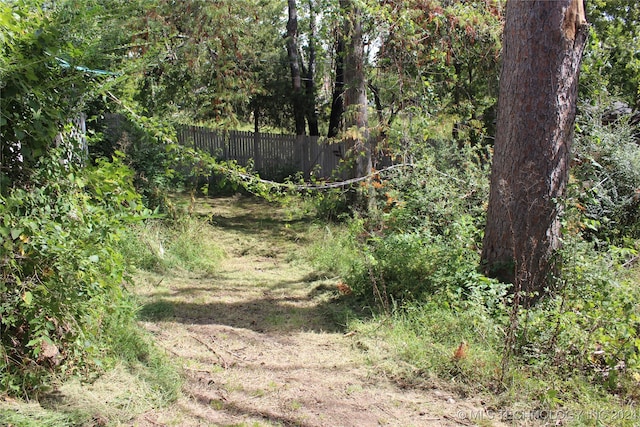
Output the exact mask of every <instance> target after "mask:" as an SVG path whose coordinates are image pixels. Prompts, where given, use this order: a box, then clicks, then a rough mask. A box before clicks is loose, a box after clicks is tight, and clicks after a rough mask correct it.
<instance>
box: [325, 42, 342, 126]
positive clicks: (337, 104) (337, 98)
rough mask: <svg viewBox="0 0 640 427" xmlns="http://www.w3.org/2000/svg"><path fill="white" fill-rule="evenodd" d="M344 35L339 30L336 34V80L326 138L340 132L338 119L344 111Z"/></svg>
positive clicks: (340, 118)
mask: <svg viewBox="0 0 640 427" xmlns="http://www.w3.org/2000/svg"><path fill="white" fill-rule="evenodd" d="M344 47H345V43H344V36H343V35H342V33H341V32H340V31H338V32H337V36H336V52H335V55H336V56H335V61H336V76H335V78H336V81H335V83H334V84H333V96H332V101H331V115H330V116H329V132H328V133H327V137H328V138H335V137H336V136H338V133H339V132H340V120H342V113H344V99H343V96H344V56H345V48H344Z"/></svg>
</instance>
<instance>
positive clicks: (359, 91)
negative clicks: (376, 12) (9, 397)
mask: <svg viewBox="0 0 640 427" xmlns="http://www.w3.org/2000/svg"><path fill="white" fill-rule="evenodd" d="M340 4H341V6H342V8H343V10H344V11H345V14H346V19H345V34H346V35H347V37H348V46H347V48H346V55H345V61H344V84H345V92H344V111H345V113H344V114H345V130H346V141H347V147H349V149H350V150H351V156H352V157H353V160H354V162H355V165H354V177H363V176H366V175H368V174H369V173H371V146H370V143H369V130H368V128H367V124H368V109H367V107H368V102H367V85H366V80H365V74H364V63H365V58H364V40H363V37H362V22H361V21H362V16H361V13H362V12H361V11H360V9H359V8H358V7H357V6H356V5H354V4H353V3H352V2H351V1H350V0H341V1H340Z"/></svg>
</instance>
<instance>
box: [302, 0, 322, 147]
mask: <svg viewBox="0 0 640 427" xmlns="http://www.w3.org/2000/svg"><path fill="white" fill-rule="evenodd" d="M315 19H316V18H315V13H314V2H313V0H309V66H308V67H307V70H306V72H305V73H304V74H305V77H306V79H305V89H306V95H307V98H306V101H307V102H306V108H305V114H306V117H307V125H308V126H309V135H311V136H320V129H319V128H318V112H317V110H316V84H315V74H316V46H315V44H316V23H315Z"/></svg>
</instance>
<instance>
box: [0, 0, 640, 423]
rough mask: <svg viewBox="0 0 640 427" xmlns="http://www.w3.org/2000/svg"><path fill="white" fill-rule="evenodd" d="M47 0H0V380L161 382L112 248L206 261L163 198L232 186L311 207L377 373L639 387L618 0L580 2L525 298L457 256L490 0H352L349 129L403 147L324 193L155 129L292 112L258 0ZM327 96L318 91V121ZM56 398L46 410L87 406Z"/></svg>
mask: <svg viewBox="0 0 640 427" xmlns="http://www.w3.org/2000/svg"><path fill="white" fill-rule="evenodd" d="M45 3H46V2H44V3H43V2H40V1H37V0H19V1H10V2H4V3H2V4H1V5H0V29H1V30H2V33H0V36H1V37H0V49H1V53H2V55H0V73H1V74H0V77H1V79H0V81H1V83H0V89H2V97H0V104H1V106H2V109H1V111H0V113H1V114H0V125H1V129H0V130H1V132H0V137H1V138H2V142H3V145H2V152H1V155H2V157H1V158H0V161H1V163H0V190H1V196H0V273H1V274H2V277H1V281H0V296H1V297H2V298H1V300H0V343H1V347H0V374H1V376H0V387H2V390H3V392H5V393H8V394H12V395H15V396H23V397H25V396H26V397H33V396H36V395H38V394H42V392H44V391H46V390H49V388H50V387H51V386H52V385H58V384H59V381H58V380H59V379H65V378H67V379H68V378H71V377H80V378H83V379H96V378H97V377H98V376H99V375H100V374H104V373H105V372H109V370H110V369H124V370H125V371H127V370H128V371H129V372H130V373H131V372H135V373H136V374H139V375H138V377H139V378H141V379H142V380H141V381H142V382H144V383H145V384H147V386H148V387H149V388H150V390H151V392H150V393H151V394H157V395H160V396H162V400H171V399H173V398H175V397H176V395H177V393H178V385H179V381H177V379H176V378H177V377H176V373H175V371H174V370H173V369H172V368H171V367H170V366H169V364H168V363H167V362H166V359H165V358H164V356H163V355H162V354H161V353H159V352H158V351H157V350H156V349H154V348H153V344H152V343H151V342H150V339H149V338H147V337H145V335H144V334H143V333H142V332H140V330H139V329H138V327H137V326H136V323H135V320H136V310H137V303H136V301H135V300H134V299H133V298H132V296H131V294H130V293H129V291H128V288H130V287H131V286H134V284H132V283H131V281H130V274H131V271H133V269H134V268H138V269H147V270H152V271H155V272H165V273H166V272H169V271H172V270H181V269H182V270H187V271H197V272H198V273H199V274H200V273H201V274H209V275H210V274H211V273H213V272H214V271H215V269H216V265H217V264H216V263H217V260H218V259H219V257H221V256H222V252H221V250H220V249H219V248H218V247H217V246H216V243H215V241H212V239H210V238H206V236H205V233H203V232H202V230H203V227H204V226H205V225H204V224H203V223H202V222H201V220H196V219H194V218H193V217H190V216H189V215H187V214H186V213H185V212H181V209H178V208H176V207H175V206H173V204H172V202H171V199H170V197H169V192H170V191H181V190H187V191H188V192H189V193H190V196H192V197H194V196H195V195H197V194H209V195H215V194H219V192H235V191H243V192H246V193H253V194H256V195H258V196H260V197H264V198H268V199H270V200H276V199H277V200H280V201H284V202H286V203H288V205H289V206H291V207H295V209H314V210H315V211H316V213H317V215H318V217H319V218H321V219H322V220H323V221H326V223H325V222H322V223H321V224H322V225H321V226H319V227H318V228H321V229H322V230H324V237H323V238H322V239H321V240H319V241H318V242H316V243H315V246H314V247H312V248H311V249H310V253H309V256H310V257H311V258H312V259H313V260H314V262H315V264H316V267H317V268H318V269H319V270H320V271H322V272H323V273H326V275H327V277H338V278H339V280H340V285H341V286H342V288H341V290H342V291H344V292H345V293H351V294H355V296H356V298H355V299H356V300H357V303H358V304H360V305H361V306H362V305H364V306H367V307H369V308H370V310H371V311H372V312H373V313H375V314H374V320H372V321H364V320H360V321H357V320H356V321H354V322H353V323H352V325H350V326H351V327H352V328H354V329H356V330H358V331H359V332H360V333H361V335H362V341H361V344H362V345H363V348H364V349H365V351H366V352H367V353H368V354H369V356H370V358H371V360H372V362H375V363H376V366H379V367H380V368H381V369H382V370H383V371H384V372H386V373H388V374H389V375H391V376H393V377H394V378H396V379H397V380H398V381H401V382H403V383H410V384H424V383H425V381H428V380H432V379H433V378H439V379H441V380H442V379H444V380H447V381H449V384H453V386H454V387H455V388H457V389H458V390H459V391H461V392H462V393H466V392H470V391H474V392H475V391H480V392H486V393H495V395H496V396H497V398H496V399H495V400H496V403H495V405H496V406H497V407H519V406H522V407H525V406H526V407H527V408H529V409H531V408H545V409H557V408H579V407H581V406H580V405H582V407H586V408H598V407H599V406H602V407H606V408H620V407H622V405H624V404H626V403H629V404H634V403H636V402H637V399H638V397H639V387H640V309H639V307H640V295H639V292H640V291H639V290H638V287H637V282H638V280H639V278H640V273H639V270H638V268H639V267H638V250H639V249H640V243H639V240H638V239H640V225H639V224H640V149H639V147H638V141H637V129H634V128H633V123H631V122H630V121H629V120H628V117H625V116H621V117H616V118H615V119H614V120H604V119H603V118H604V117H605V116H606V115H607V111H608V110H609V109H610V108H611V106H612V105H613V104H614V98H613V97H611V96H610V95H609V93H608V91H611V92H612V93H615V94H616V95H619V96H620V97H621V98H622V99H624V100H625V101H626V102H627V103H628V105H629V108H630V109H631V108H632V107H633V103H634V102H636V103H637V95H638V79H637V75H638V73H637V72H636V71H637V69H638V61H637V52H634V51H633V50H632V49H631V48H629V46H632V45H634V43H633V41H634V40H635V39H634V37H635V35H636V34H637V33H638V28H639V27H638V16H637V15H638V7H637V4H636V3H635V2H625V1H622V0H619V1H611V2H602V1H594V2H589V6H588V7H589V13H590V14H591V15H592V17H590V19H591V18H593V19H592V21H593V22H594V28H593V29H592V38H591V42H590V46H589V48H588V51H587V53H586V56H585V59H584V66H583V82H586V84H583V85H582V87H581V88H580V94H581V97H582V100H583V104H582V105H581V106H580V109H579V110H580V115H579V120H578V126H577V132H576V137H577V138H576V143H575V145H574V162H575V164H574V165H573V168H572V171H571V182H570V188H569V191H568V195H567V198H566V200H558V201H557V202H558V203H559V204H561V205H562V206H563V217H562V221H563V228H564V235H563V238H564V247H563V250H562V251H561V253H560V254H558V256H559V259H560V261H561V262H560V263H559V268H558V270H557V271H556V272H555V277H554V281H553V286H551V288H550V289H548V292H547V294H546V295H545V296H544V297H543V298H540V300H538V301H536V304H534V305H531V306H520V305H519V304H518V301H515V300H514V293H513V289H512V286H511V285H510V284H505V283H500V282H498V281H497V280H494V279H490V278H487V277H485V276H484V275H482V274H481V273H480V272H479V271H480V270H479V269H478V266H479V263H480V254H479V248H480V246H481V244H482V235H483V226H484V223H485V215H486V213H485V211H486V201H487V197H488V185H489V181H488V171H489V164H490V162H491V149H490V148H489V147H490V145H491V141H492V137H493V132H494V119H495V111H494V110H495V102H496V81H497V68H498V67H497V64H498V62H499V61H498V54H499V51H500V40H499V34H500V31H501V28H502V19H503V17H502V12H503V10H502V8H501V5H502V3H501V2H453V4H450V3H451V2H438V1H432V2H426V3H425V2H414V1H404V2H382V3H380V2H375V4H374V3H372V4H368V3H367V2H363V5H364V4H365V3H367V7H366V8H364V12H365V13H364V14H365V15H367V16H368V18H367V19H366V20H365V21H366V22H365V27H366V31H368V32H369V34H370V36H371V40H374V39H375V40H380V41H381V43H382V44H381V49H380V50H379V52H377V55H376V61H375V63H371V64H365V65H367V72H368V79H369V80H370V82H371V87H370V88H369V90H370V91H371V92H372V95H373V98H374V102H375V104H376V109H375V113H376V114H375V118H374V119H371V120H370V127H371V129H372V131H371V135H372V138H379V140H380V142H381V144H380V146H379V147H376V148H377V149H379V150H381V151H385V152H386V154H391V155H393V156H397V157H396V158H397V159H400V158H402V159H403V161H402V162H403V163H405V165H404V166H403V167H398V168H396V169H393V170H390V171H386V172H385V173H383V174H379V175H374V176H373V177H372V179H371V180H367V181H365V182H364V183H359V184H358V185H360V186H361V187H360V188H357V189H356V188H355V186H354V187H351V188H337V189H330V190H323V191H316V190H315V189H312V190H308V191H307V190H304V189H302V188H300V187H296V185H294V184H292V182H294V181H296V179H295V177H294V178H291V179H290V185H288V184H287V185H277V186H273V185H270V184H269V183H266V182H263V181H261V180H259V179H258V178H257V177H255V176H252V175H251V174H250V167H247V168H241V167H238V166H237V165H236V164H234V163H233V162H230V163H228V164H221V163H220V162H218V161H216V160H215V159H213V158H212V157H210V156H208V155H206V154H203V153H199V152H196V151H194V150H191V149H188V148H185V147H179V146H176V145H174V144H173V143H172V140H173V139H175V138H174V129H173V126H175V125H177V123H178V122H180V123H182V122H185V121H199V122H203V121H207V122H209V124H216V125H222V124H237V123H238V122H240V121H243V122H245V123H244V124H245V125H246V124H247V123H249V122H250V119H254V120H255V122H254V123H255V126H256V127H258V126H259V125H261V124H262V125H263V126H266V125H271V126H282V127H286V126H288V125H290V124H291V122H292V120H291V118H292V117H291V116H292V114H293V113H292V111H291V108H292V105H291V102H290V101H291V99H289V98H288V95H287V90H286V89H283V87H287V84H288V83H289V82H288V78H287V71H288V70H287V66H288V64H287V63H286V60H283V59H284V51H283V50H282V49H281V48H282V47H283V45H282V44H281V43H280V42H281V38H282V37H281V35H280V33H278V32H277V31H274V32H273V34H272V32H271V31H267V30H270V29H271V28H272V27H274V28H275V27H277V26H278V25H280V24H282V22H283V20H282V16H280V12H281V10H280V9H279V7H280V5H278V4H277V3H275V2H273V3H271V2H263V3H264V8H263V9H261V8H260V7H259V6H257V5H255V4H250V3H251V2H241V3H237V2H236V3H237V4H236V3H233V2H224V4H225V5H226V6H227V7H226V8H224V7H220V8H210V7H209V6H208V5H207V4H206V2H201V1H196V0H194V1H191V2H185V4H182V5H181V6H180V13H182V15H180V14H178V13H176V14H172V11H173V9H174V7H173V6H174V5H173V4H172V3H170V2H167V1H162V0H157V1H149V2H144V1H138V2H127V1H107V2H105V1H100V0H95V1H91V2H87V3H90V5H91V8H88V9H90V12H87V13H86V14H81V13H79V12H77V11H76V10H75V9H77V7H76V6H77V5H78V3H77V2H75V1H71V0H70V1H65V2H60V3H61V5H59V7H57V6H51V8H49V7H48V5H46V4H45ZM129 3H131V4H129ZM261 4H262V3H261ZM267 4H268V6H269V7H267ZM314 4H315V3H314V2H310V3H309V5H308V6H309V9H308V10H307V9H304V8H301V26H302V24H304V25H305V26H308V27H309V28H310V30H309V31H310V33H309V37H308V39H309V46H310V47H311V46H312V45H313V44H314V43H315V44H316V47H318V48H320V45H322V46H329V45H331V44H332V43H333V42H335V41H336V40H338V39H336V40H333V33H334V32H335V28H337V27H338V26H339V25H338V24H339V21H338V20H337V19H335V20H332V19H333V18H335V17H336V16H339V15H340V12H341V10H340V7H339V4H338V3H335V2H334V3H331V7H330V8H328V9H329V11H328V12H326V15H324V16H323V20H326V22H323V25H322V28H321V31H320V33H319V34H321V37H323V39H322V43H316V41H317V40H315V39H314V37H316V34H312V30H311V26H310V23H311V16H312V15H313V13H317V10H315V9H317V7H316V8H314V7H313V6H314ZM110 5H115V6H114V12H113V14H112V15H111V14H108V13H106V10H107V9H109V7H110ZM245 6H246V7H247V10H250V11H251V12H252V14H255V16H254V17H252V18H251V19H250V21H251V22H252V24H255V25H254V27H255V28H259V30H260V31H259V32H258V31H256V36H255V38H253V39H252V38H250V36H249V35H248V34H249V33H251V32H250V31H247V32H246V33H243V32H242V31H241V32H240V34H239V35H236V30H237V28H234V27H232V25H235V26H237V27H238V28H240V27H242V25H243V24H242V22H244V20H245V15H246V13H245V12H246V10H244V9H243V7H245ZM315 6H318V5H315ZM306 7H307V6H305V8H306ZM138 9H139V10H138ZM192 10H193V11H194V12H193V13H186V12H187V11H188V12H191V11H192ZM132 11H145V14H137V13H131V12H132ZM128 14H130V15H132V16H135V18H132V19H129V18H130V16H129V15H128ZM261 14H262V15H261ZM138 16H144V20H139V19H138V18H137V17H138ZM94 17H100V19H99V20H95V21H96V22H108V23H109V25H105V28H104V29H100V31H98V29H96V28H95V27H91V28H93V30H94V31H95V32H96V34H97V35H95V36H94V35H89V31H90V30H86V29H83V28H82V25H89V24H88V23H89V22H92V21H93V18H94ZM107 17H108V18H107ZM199 17H200V18H201V19H199ZM254 18H255V19H254ZM143 21H144V22H143ZM254 21H255V22H254ZM205 24H206V25H205ZM164 28H171V31H170V33H171V34H167V33H165V30H164ZM375 28H378V30H379V31H378V33H376V32H375ZM209 31H211V34H209ZM312 35H313V37H312ZM374 36H375V37H374ZM376 37H377V38H376ZM125 41H126V42H125ZM258 45H259V46H264V47H265V49H264V52H263V51H261V50H260V49H255V46H258ZM613 45H615V48H613V49H612V48H611V46H613ZM278 49H280V50H278ZM336 50H337V48H336ZM323 53H324V54H326V56H330V54H331V52H323ZM307 54H309V53H307ZM336 58H339V53H336V55H335V58H334V59H336ZM265 64H266V65H265ZM323 66H324V67H325V68H326V69H328V68H329V66H328V65H320V67H323ZM88 67H96V68H98V67H102V68H105V69H107V68H109V69H111V68H113V69H114V70H115V69H117V71H114V72H107V71H104V72H97V71H96V70H91V69H90V68H88ZM318 75H319V76H321V77H324V78H327V79H329V80H330V79H331V78H333V77H332V76H331V73H329V72H327V71H326V70H325V73H324V75H322V73H318ZM283 76H284V77H283ZM605 88H606V89H605ZM309 93H311V95H312V96H314V97H315V96H316V95H318V94H316V93H313V91H310V92H309ZM329 98H330V96H329V94H328V93H325V94H323V95H322V96H320V95H318V104H319V105H318V110H319V113H320V118H321V119H323V118H326V116H328V115H329V114H328V113H329V109H330V107H331V106H330V105H329V104H330V101H329ZM616 99H617V98H616ZM313 101H314V102H315V101H316V100H315V99H314V100H313ZM636 107H637V106H636ZM80 111H86V112H89V113H90V114H89V116H90V117H89V120H88V122H89V127H90V128H91V129H90V138H89V139H90V141H89V142H90V144H89V145H90V147H89V150H88V151H89V154H90V155H89V156H86V155H85V154H86V152H85V151H84V147H79V146H76V145H77V144H75V142H69V139H67V140H66V142H65V140H63V142H62V143H60V142H58V143H57V144H56V143H55V142H54V141H56V139H55V138H56V136H57V135H60V134H64V131H65V130H66V131H69V130H70V128H71V125H70V124H69V119H70V118H72V117H73V116H74V115H75V114H76V113H78V112H80ZM261 112H262V113H261ZM111 113H113V114H111ZM261 114H262V115H261ZM371 116H372V117H373V116H374V114H371ZM110 120H112V121H113V120H115V121H118V120H121V122H118V123H117V124H116V125H115V126H114V125H113V123H112V122H110ZM261 120H262V122H261ZM634 135H635V139H634ZM74 144H75V145H74ZM81 166H82V167H81ZM289 190H291V191H289ZM288 191H289V192H288ZM355 191H360V192H362V193H363V194H365V193H366V194H368V195H370V196H374V198H375V199H374V203H372V204H371V205H370V208H371V209H370V210H369V211H368V212H362V211H358V212H353V211H351V206H350V205H349V200H351V199H352V198H351V197H350V196H351V193H352V192H355ZM301 193H304V197H299V195H300V194H301ZM303 204H306V205H305V208H302V207H301V206H302V205H303ZM310 205H312V208H309V206H310ZM149 209H153V210H154V211H153V212H152V211H150V210H149ZM159 212H161V213H163V214H164V215H158V213H159ZM187 212H188V208H187ZM316 231H317V230H316ZM203 254H206V255H207V256H206V257H205V256H203ZM525 273H526V272H525ZM545 291H546V290H545ZM123 366H124V368H123ZM2 415H5V414H2ZM57 416H58V415H48V416H47V417H48V418H47V420H52V421H46V422H49V423H57V422H59V423H74V422H78V423H80V422H82V420H86V419H87V417H89V416H91V415H90V414H88V413H82V414H65V415H61V416H60V418H56V417H57ZM9 420H10V421H9V422H12V423H17V422H18V421H14V420H13V419H9ZM78 420H79V421H78ZM632 422H633V420H632Z"/></svg>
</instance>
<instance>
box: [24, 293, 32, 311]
mask: <svg viewBox="0 0 640 427" xmlns="http://www.w3.org/2000/svg"><path fill="white" fill-rule="evenodd" d="M22 300H23V301H24V303H25V304H26V305H27V307H29V306H31V303H33V294H32V293H31V292H29V291H26V292H25V293H24V294H23V295H22Z"/></svg>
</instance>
